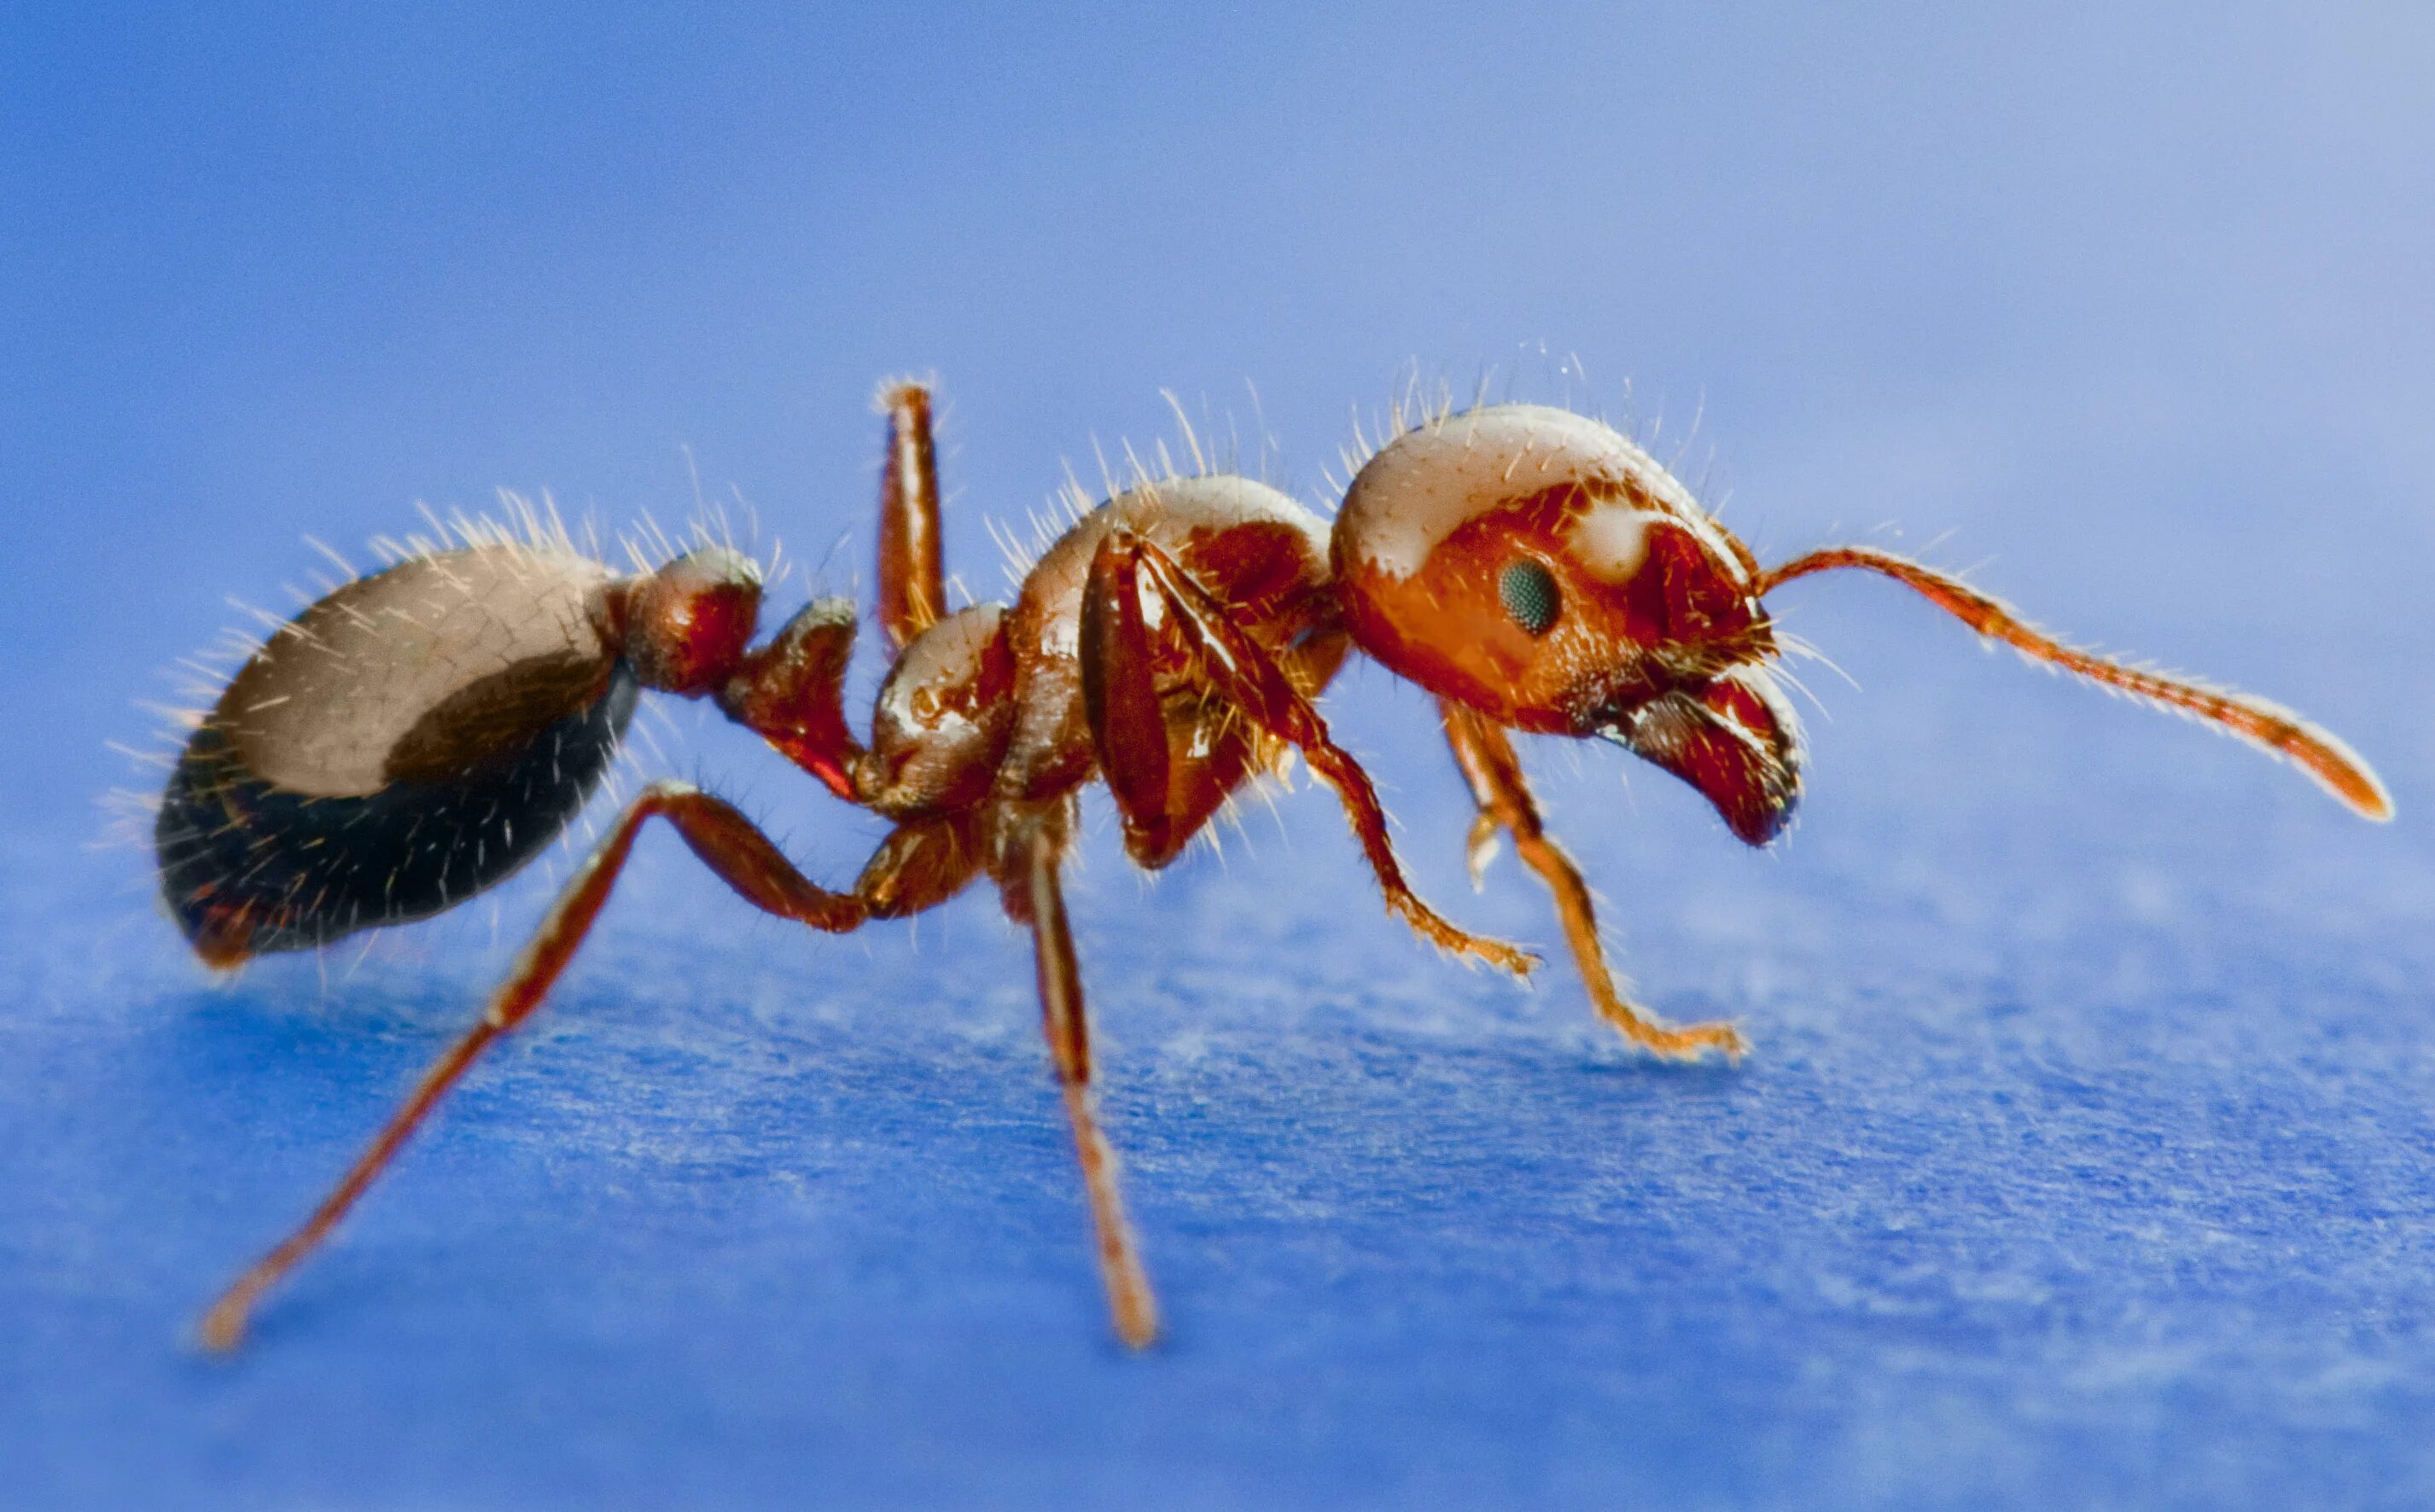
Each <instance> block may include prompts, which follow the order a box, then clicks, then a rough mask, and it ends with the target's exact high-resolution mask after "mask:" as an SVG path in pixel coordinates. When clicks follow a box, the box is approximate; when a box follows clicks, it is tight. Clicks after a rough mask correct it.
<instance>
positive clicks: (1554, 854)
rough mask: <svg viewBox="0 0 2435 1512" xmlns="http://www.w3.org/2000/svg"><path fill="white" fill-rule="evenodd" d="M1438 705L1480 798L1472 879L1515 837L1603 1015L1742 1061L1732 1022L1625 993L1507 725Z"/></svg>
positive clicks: (1650, 1038) (1660, 1051)
mask: <svg viewBox="0 0 2435 1512" xmlns="http://www.w3.org/2000/svg"><path fill="white" fill-rule="evenodd" d="M1438 712H1439V713H1440V715H1441V716H1442V718H1443V719H1444V721H1445V732H1446V743H1447V744H1448V745H1450V746H1452V747H1454V759H1455V765H1458V766H1460V767H1461V768H1462V775H1463V779H1464V781H1466V782H1469V783H1470V784H1471V794H1472V798H1473V799H1474V800H1475V801H1477V803H1478V805H1479V816H1478V817H1477V819H1476V820H1474V821H1473V823H1472V827H1471V848H1470V854H1469V860H1470V862H1471V879H1472V881H1473V882H1474V883H1477V882H1478V881H1479V875H1480V872H1481V869H1482V868H1485V867H1486V865H1487V864H1488V857H1489V853H1490V851H1491V849H1492V848H1493V847H1494V845H1495V843H1496V832H1497V831H1498V830H1500V829H1501V830H1503V831H1505V832H1506V833H1508V834H1511V836H1513V849H1514V851H1515V852H1516V853H1517V854H1519V855H1520V856H1521V857H1522V860H1523V862H1524V863H1525V864H1526V865H1528V867H1529V868H1530V869H1531V870H1533V871H1535V872H1537V873H1538V874H1539V878H1540V880H1541V881H1543V882H1545V883H1546V885H1547V890H1548V891H1550V892H1552V893H1554V894H1555V895H1556V913H1557V915H1558V917H1559V918H1561V919H1563V923H1564V939H1565V942H1566V943H1567V944H1569V945H1571V946H1572V948H1573V961H1574V964H1575V965H1577V966H1579V967H1580V972H1581V982H1582V984H1583V985H1584V986H1586V987H1587V988H1589V989H1590V1001H1591V1002H1593V1003H1595V1004H1597V1010H1598V1014H1599V1016H1600V1017H1601V1018H1603V1019H1605V1020H1606V1022H1609V1023H1611V1024H1613V1025H1615V1029H1616V1031H1617V1032H1618V1033H1620V1034H1621V1035H1622V1036H1623V1037H1624V1038H1625V1039H1627V1040H1631V1041H1632V1043H1634V1044H1636V1045H1639V1046H1640V1047H1642V1048H1643V1049H1645V1050H1648V1051H1650V1052H1652V1053H1653V1054H1656V1055H1660V1056H1667V1057H1675V1058H1678V1059H1684V1060H1688V1059H1692V1058H1694V1057H1698V1056H1699V1055H1700V1053H1701V1052H1702V1051H1706V1050H1718V1051H1721V1052H1723V1053H1724V1055H1725V1057H1726V1058H1727V1059H1731V1060H1738V1059H1740V1058H1741V1057H1742V1055H1743V1053H1744V1052H1745V1051H1747V1050H1748V1049H1749V1048H1750V1046H1749V1045H1748V1044H1747V1043H1745V1042H1744V1041H1743V1040H1742V1037H1741V1034H1740V1032H1739V1031H1738V1030H1736V1028H1735V1027H1734V1026H1733V1025H1732V1024H1730V1023H1694V1024H1686V1025H1684V1026H1683V1027H1681V1028H1674V1027H1672V1026H1670V1025H1667V1024H1665V1023H1662V1022H1658V1020H1657V1019H1656V1018H1655V1017H1654V1016H1653V1015H1651V1014H1650V1013H1649V1012H1648V1011H1647V1010H1646V1009H1644V1008H1641V1007H1638V1006H1636V1005H1633V1003H1632V1000H1631V999H1630V998H1627V997H1625V996H1624V995H1623V989H1622V988H1621V987H1619V986H1618V985H1617V984H1616V982H1615V971H1614V969H1613V968H1612V967H1610V966H1608V964H1607V959H1606V945H1605V942H1604V941H1602V940H1601V939H1599V938H1598V927H1597V911H1596V910H1595V909H1593V908H1592V907H1591V905H1590V889H1589V885H1588V884H1587V883H1585V882H1583V881H1582V880H1581V873H1580V868H1578V867H1576V866H1574V865H1573V858H1572V857H1570V856H1568V855H1566V854H1564V851H1563V847H1561V846H1559V845H1557V844H1556V842H1555V840H1554V838H1553V837H1551V836H1550V835H1549V834H1548V833H1547V827H1546V823H1545V822H1544V821H1543V820H1542V819H1541V818H1540V816H1539V800H1538V799H1536V798H1534V797H1532V796H1531V793H1530V785H1529V783H1528V781H1526V780H1525V779H1524V777H1523V775H1522V763H1521V762H1520V760H1519V759H1517V758H1516V757H1515V756H1514V754H1513V743H1512V742H1511V740H1509V739H1507V738H1506V734H1505V731H1504V730H1503V729H1501V728H1500V727H1498V726H1496V725H1494V724H1491V723H1490V722H1489V721H1487V720H1485V719H1482V718H1481V717H1480V716H1479V715H1478V714H1477V713H1474V712H1473V711H1471V710H1469V709H1466V708H1463V707H1462V706H1461V705H1459V704H1455V703H1448V702H1446V701H1444V700H1442V699H1441V700H1440V701H1439V703H1438Z"/></svg>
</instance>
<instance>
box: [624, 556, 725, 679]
mask: <svg viewBox="0 0 2435 1512" xmlns="http://www.w3.org/2000/svg"><path fill="white" fill-rule="evenodd" d="M623 590H624V592H623V596H622V598H621V599H619V600H618V601H617V605H618V607H617V610H616V612H617V613H618V616H619V621H620V623H621V625H622V627H623V630H624V643H625V647H626V657H627V660H628V661H630V662H632V663H633V664H634V672H635V675H636V676H637V677H639V678H641V679H642V680H643V686H645V687H647V688H657V689H659V690H660V691H661V692H663V693H675V694H682V695H684V696H688V697H692V696H699V695H701V694H704V693H708V692H711V691H712V690H714V689H716V688H717V687H718V686H719V685H720V684H721V683H724V682H725V681H726V680H727V679H729V678H731V677H733V676H734V675H735V670H736V668H737V667H738V666H739V665H740V664H741V663H742V662H743V660H744V651H745V647H746V646H748V645H749V644H751V640H752V631H753V628H754V627H755V626H757V625H758V624H759V623H760V618H761V569H760V567H759V566H758V565H756V564H755V563H754V562H753V560H752V559H751V558H749V557H747V556H745V555H744V554H743V553H741V552H737V551H731V550H729V549H728V548H727V547H725V546H704V547H702V548H700V549H699V550H698V551H689V552H687V553H685V554H684V555H683V556H682V557H679V558H677V559H676V560H674V561H672V562H669V563H668V564H667V565H666V566H665V567H663V568H661V569H660V570H659V571H658V572H655V573H653V574H651V575H650V576H648V577H643V578H638V579H635V580H633V581H631V582H629V583H627V584H625V585H623Z"/></svg>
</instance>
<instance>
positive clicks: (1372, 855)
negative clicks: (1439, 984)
mask: <svg viewBox="0 0 2435 1512" xmlns="http://www.w3.org/2000/svg"><path fill="white" fill-rule="evenodd" d="M1145 588H1148V589H1149V590H1150V591H1153V592H1155V593H1158V594H1159V595H1160V598H1161V601H1162V603H1163V605H1164V607H1165V608H1166V624H1167V627H1168V628H1169V629H1171V630H1172V632H1173V633H1175V634H1177V635H1178V636H1180V637H1181V638H1182V640H1183V644H1185V645H1186V646H1188V647H1189V648H1190V650H1191V652H1192V654H1193V656H1194V657H1195V658H1196V660H1197V662H1198V664H1199V670H1200V675H1201V676H1202V677H1203V678H1204V679H1206V680H1207V682H1208V684H1209V686H1210V689H1211V691H1212V692H1214V693H1216V694H1217V695H1218V696H1220V697H1222V698H1224V699H1226V700H1227V701H1228V702H1230V703H1232V704H1234V705H1235V708H1237V709H1238V710H1240V711H1241V712H1242V713H1243V714H1244V715H1245V716H1247V717H1248V718H1250V719H1251V720H1252V722H1253V723H1255V724H1257V725H1258V726H1259V727H1260V728H1261V729H1262V730H1267V731H1268V732H1269V734H1271V735H1273V736H1275V737H1276V738H1278V739H1280V740H1285V741H1289V742H1291V743H1292V744H1293V745H1294V746H1296V747H1299V748H1300V749H1301V751H1302V753H1303V758H1304V760H1305V761H1307V762H1309V763H1310V768H1311V770H1312V771H1314V772H1317V773H1318V774H1319V775H1320V777H1321V779H1322V780H1323V781H1324V782H1326V783H1327V785H1328V786H1330V787H1332V788H1334V789H1335V790H1336V794H1337V797H1338V799H1340V800H1341V801H1342V802H1343V804H1344V811H1345V815H1346V816H1347V817H1348V818H1349V819H1350V820H1351V821H1352V825H1353V833H1354V834H1355V836H1356V838H1358V839H1359V841H1360V842H1361V851H1362V854H1363V855H1364V856H1365V857H1366V858H1367V859H1368V860H1369V862H1370V869H1371V871H1372V872H1373V874H1374V875H1375V876H1376V877H1377V879H1378V887H1379V890H1380V891H1382V892H1383V893H1385V894H1386V898H1387V906H1388V908H1389V910H1390V911H1391V912H1392V913H1394V914H1395V916H1396V917H1398V918H1400V919H1403V920H1404V922H1405V923H1407V924H1408V925H1410V926H1411V927H1412V929H1413V930H1414V931H1415V932H1417V933H1418V934H1420V935H1421V936H1423V937H1424V938H1425V939H1427V940H1429V941H1430V942H1431V943H1433V944H1435V945H1437V946H1438V947H1440V948H1441V949H1442V950H1448V951H1453V952H1457V953H1459V954H1464V955H1470V956H1474V957H1476V958H1477V959H1479V960H1483V961H1486V962H1488V963H1489V964H1490V965H1492V966H1497V967H1501V968H1503V969H1504V970H1506V971H1511V972H1512V973H1513V974H1514V975H1516V976H1528V974H1529V973H1530V969H1531V968H1532V967H1533V966H1535V965H1537V964H1538V960H1537V957H1535V956H1533V955H1531V954H1529V953H1528V952H1527V951H1524V950H1521V949H1519V948H1517V947H1515V946H1512V945H1508V944H1506V943H1505V942H1504V941H1502V940H1495V939H1489V938H1486V937H1484V936H1477V935H1474V934H1471V933H1469V932H1468V931H1466V930H1463V929H1459V928H1458V927H1456V926H1455V925H1454V924H1452V923H1450V922H1448V921H1447V920H1446V919H1444V918H1442V917H1441V916H1440V915H1439V914H1438V912H1437V911H1436V910H1435V909H1433V908H1431V907H1430V906H1429V905H1428V904H1427V903H1425V902H1422V901H1421V899H1420V896H1419V894H1417V893H1415V892H1413V891H1412V888H1411V885H1410V884H1409V883H1408V882H1407V881H1406V880H1405V878H1404V868H1403V864H1402V863H1401V862H1399V861H1398V860H1397V859H1396V858H1395V848H1394V845H1393V843H1392V841H1391V840H1390V838H1389V836H1388V833H1387V811H1386V809H1385V808H1384V807H1383V806H1381V805H1380V803H1379V801H1378V792H1377V789H1376V788H1375V787H1374V786H1373V784H1372V783H1371V781H1370V774H1369V773H1368V772H1365V771H1363V770H1362V769H1361V765H1360V764H1359V763H1358V762H1356V761H1355V760H1354V759H1353V758H1352V756H1350V755H1349V754H1347V753H1346V752H1345V751H1344V749H1343V748H1342V747H1338V745H1337V744H1336V742H1335V741H1334V740H1333V739H1332V738H1330V736H1329V735H1328V732H1327V722H1326V721H1325V720H1323V719H1321V717H1320V713H1319V711H1318V710H1317V709H1316V708H1314V707H1313V706H1312V704H1311V701H1310V700H1309V699H1307V698H1305V697H1304V696H1302V694H1301V693H1299V692H1297V691H1296V690H1295V688H1294V686H1293V684H1292V682H1291V681H1290V680H1288V679H1287V677H1286V675H1285V673H1284V671H1283V670H1282V669H1281V668H1279V667H1278V665H1277V663H1276V662H1275V660H1274V659H1273V658H1271V657H1270V656H1269V654H1268V652H1267V651H1266V650H1265V649H1264V648H1263V647H1262V646H1261V645H1260V644H1258V643H1257V642H1255V641H1253V640H1252V638H1251V637H1250V636H1248V635H1246V634H1244V633H1243V631H1242V630H1241V629H1240V628H1238V627H1236V626H1235V623H1234V622H1233V621H1232V620H1231V619H1229V618H1228V617H1227V615H1226V610H1225V606H1224V605H1222V604H1219V603H1218V601H1217V600H1215V599H1214V598H1212V597H1210V595H1209V594H1208V593H1207V592H1206V591H1205V590H1203V589H1202V588H1201V587H1200V584H1198V583H1196V582H1194V581H1193V580H1192V578H1191V576H1190V575H1188V574H1187V573H1185V572H1184V571H1183V568H1181V567H1179V566H1178V565H1176V562H1175V560H1174V558H1170V557H1168V556H1167V555H1166V553H1165V552H1164V551H1161V550H1160V549H1159V548H1158V546H1157V545H1156V544H1155V543H1153V542H1151V541H1145V540H1143V539H1142V538H1141V537H1139V536H1135V535H1131V534H1127V533H1122V532H1114V533H1111V534H1110V535H1109V537H1108V539H1107V540H1106V541H1103V542H1102V543H1101V544H1100V546H1099V550H1098V553H1097V556H1096V557H1094V558H1092V561H1091V576H1090V579H1089V581H1088V583H1087V584H1086V585H1085V587H1084V589H1083V597H1082V626H1083V629H1082V635H1083V648H1082V649H1083V655H1082V689H1083V697H1084V702H1085V704H1086V705H1087V706H1088V707H1089V709H1090V712H1091V720H1092V728H1093V730H1094V733H1095V734H1096V735H1097V739H1098V741H1099V750H1100V762H1101V766H1102V769H1103V775H1105V776H1106V778H1107V780H1108V785H1109V788H1110V790H1111V791H1113V792H1114V794H1115V796H1116V802H1117V804H1118V806H1119V807H1120V808H1122V809H1123V810H1124V813H1125V817H1126V822H1127V823H1128V825H1133V824H1141V825H1145V826H1148V825H1155V824H1160V823H1163V822H1164V816H1165V811H1166V788H1167V779H1166V772H1165V770H1164V767H1163V765H1162V764H1163V763H1164V761H1165V759H1166V742H1165V740H1164V738H1163V730H1164V726H1163V722H1162V717H1161V716H1160V715H1159V713H1158V708H1157V706H1158V696H1157V692H1156V688H1155V686H1154V684H1153V683H1152V681H1151V668H1152V665H1153V658H1154V654H1155V647H1154V646H1153V644H1152V643H1151V640H1150V632H1149V630H1148V626H1147V622H1146V621H1145V619H1144V617H1143V612H1142V598H1141V595H1142V593H1143V590H1144V589H1145Z"/></svg>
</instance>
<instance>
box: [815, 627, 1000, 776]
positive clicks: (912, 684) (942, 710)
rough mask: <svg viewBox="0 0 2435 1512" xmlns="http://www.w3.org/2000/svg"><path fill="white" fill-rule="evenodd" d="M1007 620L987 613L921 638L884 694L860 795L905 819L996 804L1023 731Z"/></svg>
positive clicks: (901, 659)
mask: <svg viewBox="0 0 2435 1512" xmlns="http://www.w3.org/2000/svg"><path fill="white" fill-rule="evenodd" d="M1005 615H1006V611H1005V610H1003V609H1001V608H999V607H998V606H997V605H995V604H979V605H975V606H974V607H972V608H970V609H966V610H960V611H958V612H957V613H954V614H950V615H948V616H947V617H946V618H945V619H943V620H941V621H939V622H938V623H937V624H935V625H933V626H931V627H929V628H928V629H926V630H924V631H923V632H922V633H921V634H919V635H917V636H915V637H914V638H913V639H912V641H911V642H910V643H909V644H907V645H906V647H905V650H904V652H903V653H902V654H901V655H899V656H898V657H897V659H896V665H895V666H894V667H892V668H890V669H889V674H888V679H887V680H886V681H885V682H883V683H882V684H880V688H879V697H878V701H877V703H876V704H875V705H874V706H873V707H872V715H871V736H872V743H871V749H870V750H868V751H866V752H865V753H864V754H863V756H862V758H861V760H860V761H858V762H857V763H855V773H854V783H855V793H856V794H857V795H858V796H859V797H860V799H861V800H862V801H863V802H866V803H868V804H870V805H871V806H872V808H873V809H876V810H878V811H879V812H880V813H882V814H885V815H888V816H891V817H895V818H904V817H909V816H914V815H918V814H932V813H940V812H943V811H946V810H951V809H959V808H966V807H969V806H971V805H973V804H975V803H977V802H979V801H980V800H981V799H984V798H987V797H988V796H989V793H990V788H991V786H992V784H993V782H995V780H996V777H997V769H998V764H999V761H1000V759H1001V758H1002V757H1003V756H1004V755H1005V753H1006V743H1007V733H1008V731H1009V730H1010V729H1011V728H1012V727H1013V723H1014V704H1013V701H1012V699H1011V697H1010V695H1011V694H1012V692H1013V689H1014V681H1015V668H1014V660H1013V655H1012V653H1011V651H1010V649H1009V647H1008V645H1007V639H1006V634H1005V627H1004V620H1005Z"/></svg>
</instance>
